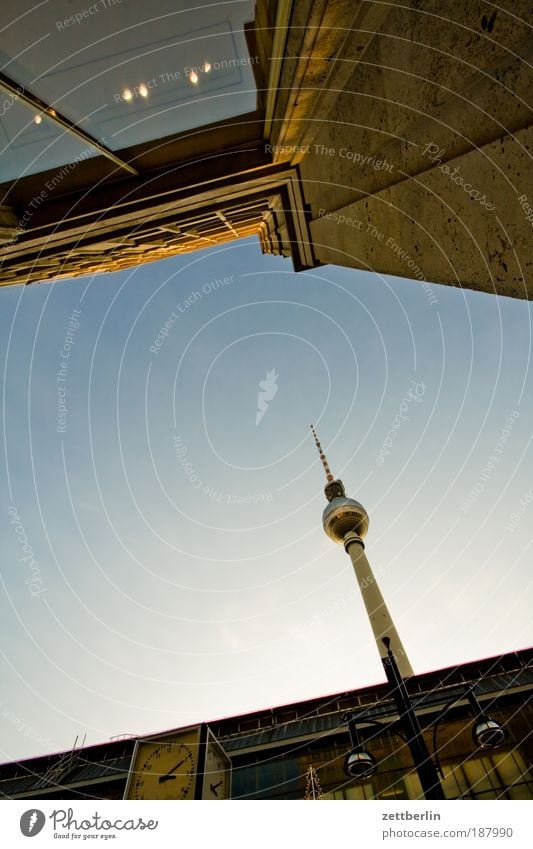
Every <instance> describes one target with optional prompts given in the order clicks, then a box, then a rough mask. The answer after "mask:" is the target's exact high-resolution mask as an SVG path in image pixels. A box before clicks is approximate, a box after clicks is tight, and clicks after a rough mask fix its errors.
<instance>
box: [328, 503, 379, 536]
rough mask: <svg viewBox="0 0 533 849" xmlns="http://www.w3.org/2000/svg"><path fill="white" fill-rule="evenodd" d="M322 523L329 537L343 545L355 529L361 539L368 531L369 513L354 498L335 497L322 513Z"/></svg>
mask: <svg viewBox="0 0 533 849" xmlns="http://www.w3.org/2000/svg"><path fill="white" fill-rule="evenodd" d="M322 525H323V527H324V530H325V532H326V533H327V535H328V537H330V538H331V539H332V540H333V542H338V543H340V544H341V545H342V544H343V543H344V537H345V536H346V534H347V533H349V532H350V531H353V532H354V533H356V534H357V535H358V536H360V537H361V539H364V538H365V536H366V535H367V533H368V513H367V512H366V510H365V508H364V507H363V505H362V504H359V502H358V501H355V499H354V498H333V499H332V500H331V501H330V502H329V504H328V505H327V507H326V508H325V510H324V512H323V514H322Z"/></svg>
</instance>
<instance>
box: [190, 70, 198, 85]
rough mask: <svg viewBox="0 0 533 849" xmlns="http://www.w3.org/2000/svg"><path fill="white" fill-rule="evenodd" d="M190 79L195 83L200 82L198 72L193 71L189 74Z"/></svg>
mask: <svg viewBox="0 0 533 849" xmlns="http://www.w3.org/2000/svg"><path fill="white" fill-rule="evenodd" d="M189 80H190V81H191V83H192V84H193V85H196V84H197V83H198V74H197V73H196V71H191V73H190V74H189Z"/></svg>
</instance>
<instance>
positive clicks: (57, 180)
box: [0, 94, 98, 224]
mask: <svg viewBox="0 0 533 849" xmlns="http://www.w3.org/2000/svg"><path fill="white" fill-rule="evenodd" d="M97 154H98V151H97V150H95V148H93V147H90V146H88V145H85V144H84V143H83V142H81V141H80V140H79V139H77V138H76V137H75V136H73V135H72V134H71V133H67V132H65V131H64V130H63V129H62V128H61V127H58V126H57V124H55V123H54V122H53V121H51V120H50V119H48V118H47V117H46V115H44V114H43V113H36V112H35V111H33V110H32V109H30V108H29V107H28V106H26V105H25V104H23V103H21V102H20V101H19V100H15V99H14V98H13V96H11V95H8V94H4V95H2V97H1V99H0V182H4V181H6V180H12V179H15V178H17V177H24V176H25V175H26V174H35V173H37V172H39V171H47V170H49V169H51V168H56V167H57V168H58V169H59V170H58V172H57V173H56V174H54V175H52V176H51V177H50V181H47V182H50V186H51V188H47V187H46V186H45V185H43V187H42V192H44V193H45V194H44V195H42V196H40V197H37V198H34V200H33V201H32V203H33V204H34V206H33V209H35V208H37V206H36V205H39V203H42V202H43V201H44V200H45V198H46V197H47V196H49V195H50V193H51V192H52V191H53V190H54V188H56V187H57V186H59V185H60V184H61V182H62V180H63V178H64V177H65V176H66V174H67V173H69V172H70V171H71V170H72V168H75V167H76V165H77V163H79V162H82V161H83V160H84V159H88V158H89V157H91V156H96V155H97ZM66 163H69V168H68V170H64V171H63V172H62V171H61V168H60V166H65V164H66ZM52 180H53V181H54V183H53V185H52V182H51V181H52ZM41 194H42V193H41ZM26 218H27V221H25V222H24V224H27V223H29V218H31V209H28V210H27V211H26Z"/></svg>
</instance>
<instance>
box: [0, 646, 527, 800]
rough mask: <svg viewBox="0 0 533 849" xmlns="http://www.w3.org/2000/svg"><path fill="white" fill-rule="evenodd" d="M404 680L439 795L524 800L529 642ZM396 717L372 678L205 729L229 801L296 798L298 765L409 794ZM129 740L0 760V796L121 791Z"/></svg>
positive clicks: (390, 793) (333, 783)
mask: <svg viewBox="0 0 533 849" xmlns="http://www.w3.org/2000/svg"><path fill="white" fill-rule="evenodd" d="M472 685H474V686H475V692H476V695H477V698H478V700H479V702H480V704H481V707H482V708H483V710H484V711H485V712H486V713H487V714H490V716H491V717H492V718H493V719H495V720H497V721H498V722H499V723H501V724H502V725H503V727H504V728H505V731H506V740H505V743H504V744H503V745H502V746H500V747H499V748H497V749H494V750H490V751H489V750H481V749H479V748H477V747H476V746H475V744H474V742H473V739H472V722H473V719H474V717H473V716H472V714H471V712H470V711H469V706H468V700H467V698H466V696H465V691H466V689H467V688H468V687H470V686H472ZM408 686H409V692H410V696H411V699H412V701H413V704H414V706H415V710H416V713H417V715H418V717H419V720H420V723H421V726H422V729H423V733H424V736H425V738H426V741H427V744H428V748H429V751H430V752H432V753H433V757H434V758H435V754H436V756H437V760H438V762H439V763H440V767H441V769H442V775H443V778H442V785H443V789H444V792H445V795H446V798H447V799H531V798H533V772H532V760H533V736H532V735H533V651H532V650H524V651H520V652H513V653H511V654H507V655H503V656H501V657H495V658H488V659H486V660H482V661H477V662H473V663H467V664H464V665H462V666H458V667H453V668H449V669H443V670H440V671H436V672H430V673H426V674H424V675H420V676H416V677H414V678H412V679H411V680H410V681H409V684H408ZM450 702H453V705H452V706H451V707H450V708H449V709H448V710H446V708H447V706H448V705H449V704H450ZM352 711H355V712H356V713H360V714H361V715H362V716H361V721H360V732H359V733H360V735H361V737H362V739H363V740H364V742H365V746H366V747H367V749H368V751H371V752H372V754H373V756H374V757H375V758H376V760H377V761H378V771H377V772H376V774H375V775H374V776H372V778H371V779H369V780H366V781H363V782H360V781H355V780H353V779H349V778H347V776H346V774H345V773H344V769H343V763H344V758H345V756H346V753H347V751H348V750H349V748H350V739H349V735H348V729H347V726H346V721H345V718H344V717H345V714H346V713H347V712H352ZM363 714H364V718H363ZM396 720H397V716H396V713H395V708H394V702H393V701H392V699H391V697H390V694H389V690H388V685H386V684H380V685H378V686H374V687H366V688H364V689H361V690H356V691H352V692H346V693H337V694H335V695H331V696H325V697H322V698H316V699H311V700H308V701H305V702H298V703H296V704H290V705H283V706H281V707H276V708H271V709H266V710H259V711H256V712H254V713H251V714H246V715H243V716H237V717H230V718H226V719H221V720H217V721H213V722H210V723H209V727H210V729H211V731H212V732H213V734H214V735H215V737H216V738H217V739H218V740H219V741H220V743H221V744H222V746H223V747H224V750H225V751H226V753H227V755H228V756H229V758H230V760H231V764H232V770H231V771H232V776H231V787H232V790H231V798H232V799H304V798H305V793H306V776H307V774H308V770H309V767H310V766H312V767H314V769H315V770H316V774H317V776H318V779H319V782H320V787H321V789H322V793H323V798H324V799H339V800H342V799H352V800H354V799H355V800H363V799H381V800H389V801H390V800H391V799H397V800H402V799H419V798H422V791H421V787H420V784H419V781H418V778H417V775H416V773H415V771H414V768H413V764H412V761H411V759H410V755H409V750H408V748H407V745H406V744H405V742H404V741H403V740H402V738H401V736H399V735H398V734H397V733H396V726H395V725H394V723H395V721H396ZM391 723H392V724H393V727H392V728H391V727H390V726H391ZM161 733H162V734H163V733H164V734H167V733H168V732H167V731H165V732H161ZM143 739H144V738H143ZM135 742H136V739H135V738H128V739H120V740H112V741H110V742H108V743H103V744H101V745H98V746H88V747H85V748H81V749H74V750H73V751H68V752H62V753H58V754H54V755H47V756H43V757H38V758H32V759H29V760H25V761H21V762H20V763H8V764H3V765H2V766H0V795H1V797H2V798H4V799H8V798H11V799H34V800H37V799H72V800H74V799H121V798H123V796H124V792H125V788H126V783H127V779H128V774H129V771H130V767H131V763H132V757H133V752H134V747H135Z"/></svg>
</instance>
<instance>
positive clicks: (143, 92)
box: [139, 83, 148, 97]
mask: <svg viewBox="0 0 533 849" xmlns="http://www.w3.org/2000/svg"><path fill="white" fill-rule="evenodd" d="M139 94H140V95H141V97H148V89H147V88H146V86H145V84H144V83H141V84H140V86H139Z"/></svg>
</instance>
